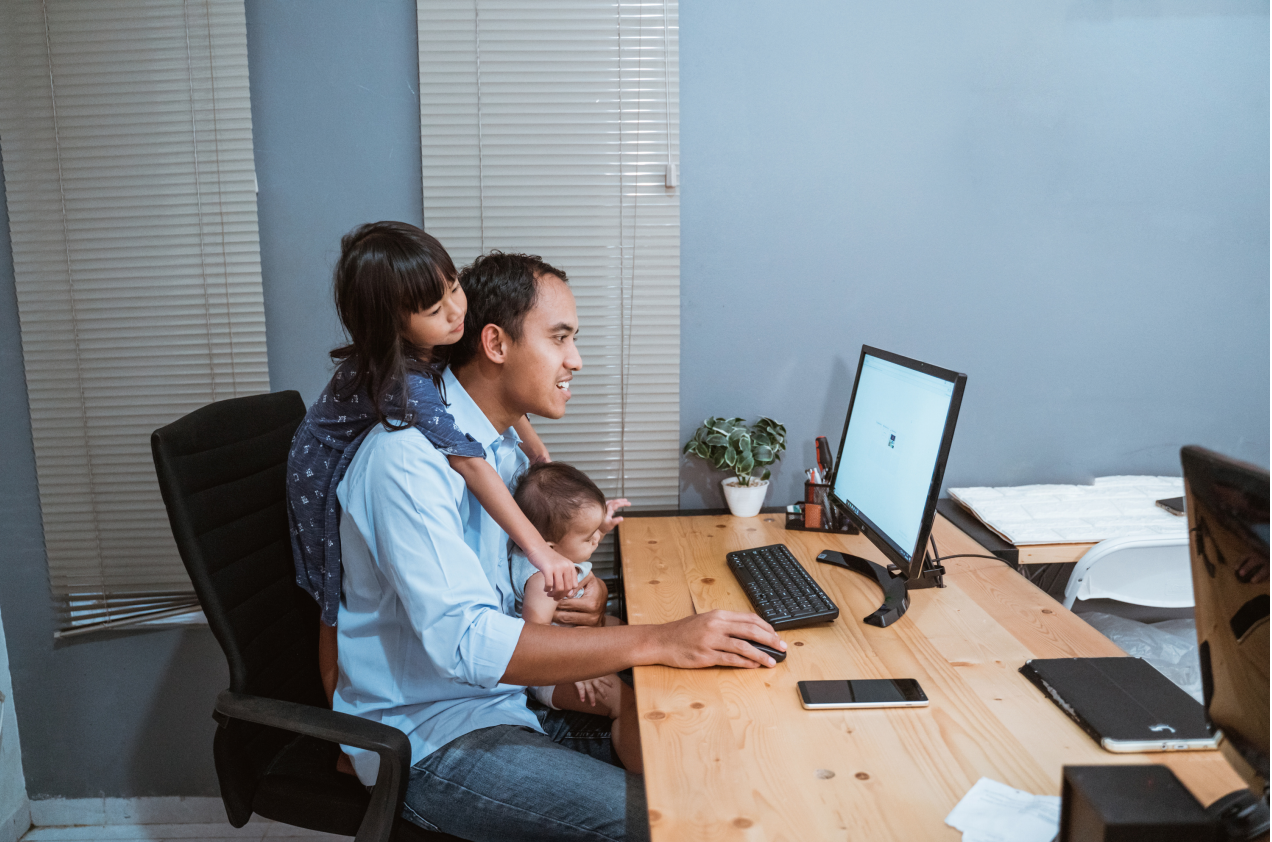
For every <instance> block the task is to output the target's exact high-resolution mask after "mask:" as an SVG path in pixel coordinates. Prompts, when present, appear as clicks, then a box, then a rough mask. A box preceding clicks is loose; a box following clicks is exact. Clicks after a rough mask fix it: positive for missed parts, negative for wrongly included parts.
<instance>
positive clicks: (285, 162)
mask: <svg viewBox="0 0 1272 842" xmlns="http://www.w3.org/2000/svg"><path fill="white" fill-rule="evenodd" d="M247 24H248V55H249V61H250V71H251V84H252V118H253V124H254V125H253V128H254V132H255V143H256V166H257V173H258V177H259V181H260V197H259V209H260V232H261V262H262V271H263V276H264V285H265V316H266V329H267V331H268V336H269V362H270V380H271V383H272V385H273V387H274V388H275V389H300V390H301V392H302V393H303V394H305V395H306V397H308V398H312V397H314V396H316V395H317V393H318V391H319V390H320V389H321V388H322V385H323V383H324V382H325V379H326V376H327V371H328V368H327V364H326V361H325V354H326V352H327V351H328V350H329V349H330V348H331V347H332V345H333V344H334V343H335V342H336V340H337V328H338V324H337V322H336V320H335V316H334V311H333V309H332V307H331V305H330V303H329V299H330V294H329V290H330V273H331V261H332V259H333V257H334V255H335V254H336V253H337V252H338V250H339V241H340V236H341V234H343V233H345V232H346V231H348V230H349V229H350V228H352V227H353V226H354V225H356V224H358V223H359V222H366V221H371V220H373V219H382V218H390V219H404V220H408V221H415V222H419V220H420V190H419V183H420V176H419V169H420V160H419V105H418V98H417V97H416V96H415V93H414V90H415V89H416V87H417V79H418V76H417V71H416V66H417V64H416V53H415V50H416V46H415V45H416V41H415V6H414V4H413V3H411V2H409V0H393V2H385V3H359V4H350V3H344V2H338V0H324V2H317V1H316V0H304V1H303V2H301V0H292V2H281V1H280V0H273V2H263V0H262V1H259V2H258V0H251V2H248V3H247ZM3 198H4V197H3V189H2V188H0V213H3V212H4V202H3ZM0 394H4V395H6V396H7V399H6V400H5V401H3V402H0V440H2V441H4V442H5V443H6V446H5V447H4V448H0V459H2V460H3V462H2V463H0V535H2V536H3V538H4V541H3V546H4V553H3V555H0V613H2V614H3V616H4V620H5V629H6V631H7V632H8V646H9V653H10V668H11V670H12V675H13V685H14V694H13V696H14V699H15V701H16V707H17V711H18V716H19V717H20V722H21V728H22V749H23V752H22V754H23V758H22V759H23V766H24V769H25V772H26V780H27V788H28V791H29V793H30V795H31V797H32V798H44V797H49V796H62V797H66V798H85V797H92V796H102V795H106V796H113V797H133V796H151V795H216V794H217V792H218V790H217V785H216V776H215V774H214V771H213V768H212V753H211V747H212V734H213V731H214V728H215V725H214V723H213V722H212V718H211V716H210V714H211V710H212V700H213V699H214V698H215V696H216V694H217V693H218V692H219V691H221V690H223V689H224V688H225V687H226V686H227V685H228V684H229V675H228V672H227V670H226V666H225V660H224V658H223V657H222V655H221V651H220V649H219V648H218V647H217V645H216V642H215V640H214V639H213V638H212V635H211V633H210V632H209V631H208V630H207V629H206V628H193V629H187V630H166V631H146V632H119V633H113V634H106V635H96V636H92V637H90V638H81V639H77V640H73V641H68V642H65V643H60V644H54V643H53V628H54V626H53V623H54V619H53V612H52V608H51V605H50V602H49V595H48V593H49V591H48V578H47V572H46V567H45V555H44V540H43V534H42V532H41V529H40V511H39V495H38V491H37V488H36V482H35V460H34V456H33V453H32V447H31V425H30V420H29V415H28V408H27V403H26V384H25V380H24V377H23V369H22V347H21V343H20V341H19V332H18V316H17V299H16V293H15V290H14V285H13V259H12V251H11V248H10V242H9V225H8V218H7V216H5V217H3V218H2V219H0Z"/></svg>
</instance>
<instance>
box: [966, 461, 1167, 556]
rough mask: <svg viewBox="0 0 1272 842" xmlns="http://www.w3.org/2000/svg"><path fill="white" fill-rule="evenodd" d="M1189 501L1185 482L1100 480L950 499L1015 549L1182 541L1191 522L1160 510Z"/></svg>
mask: <svg viewBox="0 0 1272 842" xmlns="http://www.w3.org/2000/svg"><path fill="white" fill-rule="evenodd" d="M1183 495H1184V481H1183V479H1182V478H1180V477H1100V478H1098V479H1097V480H1096V481H1095V482H1094V483H1093V484H1092V485H1019V486H1014V487H1005V488H990V487H981V488H951V489H950V497H952V498H954V499H955V500H957V501H958V502H959V503H961V504H962V505H963V506H965V507H966V508H968V509H970V510H971V511H972V512H973V513H974V514H975V515H976V516H977V517H978V518H980V519H981V521H982V522H983V523H984V524H985V525H986V526H988V527H989V528H990V529H992V530H994V531H995V532H997V533H998V534H999V535H1001V536H1002V537H1003V538H1004V539H1005V540H1007V541H1009V542H1011V543H1013V544H1015V545H1016V546H1018V547H1019V546H1025V545H1028V544H1067V543H1094V542H1097V541H1104V540H1107V539H1109V538H1129V537H1139V536H1148V535H1178V534H1185V533H1187V531H1188V519H1187V518H1183V517H1176V516H1175V515H1172V514H1170V513H1169V512H1167V511H1166V510H1165V509H1162V508H1161V507H1159V506H1158V505H1157V501H1158V500H1163V499H1166V498H1169V497H1182V496H1183Z"/></svg>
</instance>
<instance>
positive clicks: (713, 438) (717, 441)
mask: <svg viewBox="0 0 1272 842" xmlns="http://www.w3.org/2000/svg"><path fill="white" fill-rule="evenodd" d="M707 444H709V445H713V446H715V447H725V446H727V445H728V444H729V440H728V439H727V438H726V437H724V436H722V435H720V434H719V433H713V434H712V435H710V436H708V437H707Z"/></svg>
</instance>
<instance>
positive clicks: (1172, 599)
mask: <svg viewBox="0 0 1272 842" xmlns="http://www.w3.org/2000/svg"><path fill="white" fill-rule="evenodd" d="M1079 599H1116V600H1117V601H1119V602H1129V603H1132V604H1134V605H1148V606H1152V607H1154V608H1189V607H1191V606H1192V604H1193V590H1192V569H1191V568H1190V566H1189V559H1188V536H1187V535H1186V534H1184V535H1177V536H1170V537H1162V536H1151V537H1144V538H1110V539H1109V540H1107V541H1101V542H1100V543H1098V544H1096V545H1095V546H1094V547H1092V548H1091V549H1089V550H1087V552H1086V555H1084V556H1082V558H1080V559H1079V560H1078V563H1077V565H1076V566H1075V567H1074V568H1073V573H1072V574H1071V575H1070V576H1069V584H1068V585H1067V586H1066V587H1065V589H1064V607H1065V608H1070V609H1071V608H1073V603H1074V602H1076V601H1077V600H1079Z"/></svg>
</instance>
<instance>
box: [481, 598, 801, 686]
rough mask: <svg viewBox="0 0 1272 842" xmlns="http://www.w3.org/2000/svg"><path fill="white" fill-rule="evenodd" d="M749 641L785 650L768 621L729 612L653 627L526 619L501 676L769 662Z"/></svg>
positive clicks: (553, 676)
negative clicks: (546, 623) (568, 625)
mask: <svg viewBox="0 0 1272 842" xmlns="http://www.w3.org/2000/svg"><path fill="white" fill-rule="evenodd" d="M749 641H756V642H758V643H763V644H765V645H767V646H771V647H773V648H776V649H781V650H783V651H785V649H786V644H785V643H784V642H782V639H781V638H779V637H778V636H777V635H776V634H775V633H774V632H773V627H772V626H770V625H769V624H768V623H766V622H764V621H763V620H761V619H760V618H759V617H757V616H755V615H754V614H738V613H736V612H733V611H718V610H717V611H708V612H707V613H705V614H694V615H692V616H689V617H685V618H684V619H682V620H675V621H673V622H670V623H663V624H661V625H656V626H653V625H651V626H605V627H604V628H599V629H567V628H562V627H560V626H536V625H531V624H529V623H527V624H525V625H524V626H522V628H521V635H520V637H518V638H517V646H516V648H515V649H514V650H513V653H512V660H510V661H509V662H508V668H507V669H506V670H504V674H503V678H502V681H503V682H504V683H505V684H523V685H526V686H532V685H542V684H564V683H566V682H570V681H584V680H586V679H589V678H599V677H600V676H602V675H608V674H610V673H612V672H618V671H619V670H622V669H627V668H628V667H638V666H643V665H646V664H665V665H666V666H669V667H679V668H681V669H699V668H702V667H714V666H727V667H760V666H765V667H771V666H773V665H774V663H775V662H774V661H773V659H772V658H770V657H769V656H768V655H766V654H764V653H763V652H761V651H759V650H758V649H755V648H754V647H752V646H751V644H750V642H749Z"/></svg>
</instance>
